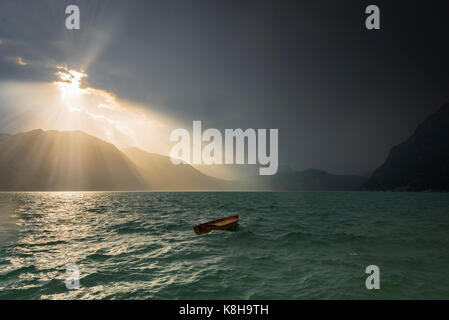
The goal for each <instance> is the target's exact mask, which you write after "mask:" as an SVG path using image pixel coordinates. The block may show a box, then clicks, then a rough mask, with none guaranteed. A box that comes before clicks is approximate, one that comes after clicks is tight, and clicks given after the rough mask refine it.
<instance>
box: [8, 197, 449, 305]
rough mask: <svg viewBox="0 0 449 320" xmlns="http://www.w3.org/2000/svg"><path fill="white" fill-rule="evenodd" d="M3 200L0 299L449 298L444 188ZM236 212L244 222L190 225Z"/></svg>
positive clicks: (448, 211)
mask: <svg viewBox="0 0 449 320" xmlns="http://www.w3.org/2000/svg"><path fill="white" fill-rule="evenodd" d="M0 206H1V213H0V299H390V298H394V299H434V298H436V299H447V298H449V195H448V194H445V193H361V192H336V193H332V192H310V193H307V192H302V193H113V192H85V193H83V192H79V193H0ZM237 213H238V214H240V216H241V218H240V223H239V226H238V228H237V230H236V231H235V232H223V231H222V232H216V231H214V232H212V233H210V234H207V235H203V236H197V235H195V233H194V232H193V230H192V226H193V225H194V224H197V223H200V222H205V221H208V220H211V219H215V218H220V217H224V216H229V215H233V214H237ZM72 264H75V265H77V266H78V268H79V270H80V288H79V289H78V290H68V289H67V288H66V284H65V279H66V277H67V275H66V267H67V266H68V265H72ZM368 265H377V266H379V268H380V285H381V289H380V290H373V291H369V290H367V289H366V288H365V279H366V277H367V276H368V275H366V274H365V268H366V267H367V266H368Z"/></svg>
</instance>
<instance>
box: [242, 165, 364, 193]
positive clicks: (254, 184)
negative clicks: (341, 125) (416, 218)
mask: <svg viewBox="0 0 449 320" xmlns="http://www.w3.org/2000/svg"><path fill="white" fill-rule="evenodd" d="M366 181H367V178H365V177H360V176H353V175H336V174H331V173H328V172H326V171H323V170H318V169H308V170H305V171H293V170H287V171H283V172H279V173H278V174H276V175H274V176H260V177H254V178H253V179H251V180H249V181H248V182H245V183H244V185H245V187H246V188H248V189H256V190H280V191H281V190H286V191H350V190H357V189H359V188H360V187H361V186H362V185H363V184H364V183H365V182H366Z"/></svg>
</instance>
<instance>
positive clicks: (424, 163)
mask: <svg viewBox="0 0 449 320" xmlns="http://www.w3.org/2000/svg"><path fill="white" fill-rule="evenodd" d="M362 189H363V190H373V191H376V190H377V191H449V103H447V104H445V105H443V106H442V107H440V109H438V111H437V112H435V113H433V114H431V115H430V116H428V117H427V118H426V120H424V121H423V122H422V123H420V124H419V125H418V126H417V128H416V130H415V131H414V133H413V134H412V135H411V136H410V137H409V138H408V139H406V140H405V141H404V142H402V143H400V144H398V145H396V146H394V147H393V148H392V149H391V150H390V153H389V155H388V157H387V159H386V160H385V162H384V163H383V164H382V165H381V166H380V167H379V168H377V169H376V170H375V171H374V172H373V174H372V176H371V178H370V179H369V181H368V182H367V183H366V184H365V185H364V186H363V188H362Z"/></svg>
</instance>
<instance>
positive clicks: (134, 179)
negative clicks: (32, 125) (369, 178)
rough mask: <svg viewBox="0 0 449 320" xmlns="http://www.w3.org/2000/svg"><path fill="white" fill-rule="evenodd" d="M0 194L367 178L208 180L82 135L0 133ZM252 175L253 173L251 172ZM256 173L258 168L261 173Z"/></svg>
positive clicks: (330, 187)
mask: <svg viewBox="0 0 449 320" xmlns="http://www.w3.org/2000/svg"><path fill="white" fill-rule="evenodd" d="M0 150H1V153H0V190H3V191H10V190H11V191H14V190H20V191H78V190H86V191H89V190H123V191H127V190H128V191H129V190H136V191H138V190H166V191H186V190H197V191H198V190H205V191H208V190H210V191H215V190H242V191H245V190H266V191H269V190H275V191H282V190H295V191H296V190H297V191H300V190H303V191H315V190H316V191H318V190H322V191H343V190H356V189H358V188H359V187H360V186H361V185H362V184H363V183H365V182H366V178H363V177H359V176H344V175H334V174H330V173H327V172H325V171H321V170H316V169H310V170H306V171H301V172H298V171H294V170H293V169H291V168H289V167H285V168H284V167H282V168H280V169H281V170H279V172H278V174H277V175H275V176H254V177H247V176H245V175H242V178H241V179H240V180H238V181H225V180H221V179H217V178H213V177H211V176H208V175H206V174H204V173H202V172H200V171H199V170H197V169H195V168H194V167H192V166H191V165H189V164H181V165H173V164H172V163H171V161H170V158H169V157H167V156H163V155H158V154H153V153H148V152H145V151H142V150H140V149H138V148H127V149H123V150H119V149H117V148H116V147H115V146H114V145H112V144H110V143H107V142H105V141H103V140H101V139H98V138H96V137H93V136H90V135H88V134H86V133H83V132H81V131H67V132H60V131H43V130H33V131H30V132H24V133H18V134H15V135H7V134H0ZM248 171H249V169H248ZM256 171H257V170H256Z"/></svg>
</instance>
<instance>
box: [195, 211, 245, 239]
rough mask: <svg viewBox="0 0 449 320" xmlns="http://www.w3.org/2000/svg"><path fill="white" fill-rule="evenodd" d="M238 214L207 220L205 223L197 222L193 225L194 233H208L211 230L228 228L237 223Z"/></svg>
mask: <svg viewBox="0 0 449 320" xmlns="http://www.w3.org/2000/svg"><path fill="white" fill-rule="evenodd" d="M239 218H240V216H239V215H236V216H230V217H227V218H222V219H218V220H214V221H209V222H206V223H202V224H199V225H197V226H194V227H193V231H195V233H196V234H202V233H208V232H211V231H212V230H228V229H231V228H233V227H235V226H236V225H237V222H238V221H239Z"/></svg>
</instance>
